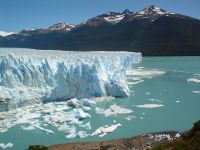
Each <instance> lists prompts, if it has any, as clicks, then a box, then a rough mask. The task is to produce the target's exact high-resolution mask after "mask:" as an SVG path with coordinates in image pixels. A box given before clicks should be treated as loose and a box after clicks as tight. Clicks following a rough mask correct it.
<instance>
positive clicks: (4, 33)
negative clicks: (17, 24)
mask: <svg viewBox="0 0 200 150" xmlns="http://www.w3.org/2000/svg"><path fill="white" fill-rule="evenodd" d="M11 34H13V32H5V31H0V36H8V35H11Z"/></svg>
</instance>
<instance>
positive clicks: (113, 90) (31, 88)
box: [0, 48, 142, 111]
mask: <svg viewBox="0 0 200 150" xmlns="http://www.w3.org/2000/svg"><path fill="white" fill-rule="evenodd" d="M141 59H142V55H141V53H134V52H105V51H99V52H93V51H87V52H78V51H73V52H72V51H59V50H34V49H24V48H0V111H6V110H12V109H15V108H18V107H23V106H26V105H31V104H35V103H40V102H50V101H63V100H69V99H72V98H77V99H81V98H92V97H103V96H114V97H126V96H129V95H130V90H129V88H128V85H127V82H126V75H125V72H126V70H127V69H130V68H131V66H132V64H133V63H137V62H140V61H141Z"/></svg>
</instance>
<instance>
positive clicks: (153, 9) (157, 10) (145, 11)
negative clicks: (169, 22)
mask: <svg viewBox="0 0 200 150" xmlns="http://www.w3.org/2000/svg"><path fill="white" fill-rule="evenodd" d="M166 13H167V12H166V11H165V10H163V9H161V8H159V7H156V6H154V5H151V6H149V7H147V8H145V9H143V10H141V11H139V12H138V14H140V15H147V14H158V15H164V14H166Z"/></svg>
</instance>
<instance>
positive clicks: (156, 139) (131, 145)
mask: <svg viewBox="0 0 200 150" xmlns="http://www.w3.org/2000/svg"><path fill="white" fill-rule="evenodd" d="M179 138H181V133H179V132H176V131H164V132H156V133H148V134H142V135H138V136H134V137H130V138H119V139H113V140H107V141H98V142H76V143H65V144H57V145H52V146H49V147H48V149H49V150H71V149H73V150H107V149H109V150H122V149H137V150H142V149H149V148H153V147H155V146H157V145H159V144H162V143H165V142H167V141H172V140H175V139H179Z"/></svg>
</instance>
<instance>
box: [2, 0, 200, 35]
mask: <svg viewBox="0 0 200 150" xmlns="http://www.w3.org/2000/svg"><path fill="white" fill-rule="evenodd" d="M149 5H156V6H158V7H160V8H163V9H165V10H166V11H168V12H176V13H181V14H184V15H188V16H191V17H194V18H197V19H200V0H0V31H6V32H18V31H21V30H22V29H31V28H46V27H48V26H49V25H52V24H55V23H59V22H66V23H70V24H79V23H81V22H83V21H85V20H87V19H89V18H92V17H94V16H97V15H100V14H102V13H106V12H110V11H116V12H120V11H123V10H125V9H129V10H131V11H139V10H141V9H143V8H145V7H147V6H149Z"/></svg>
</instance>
